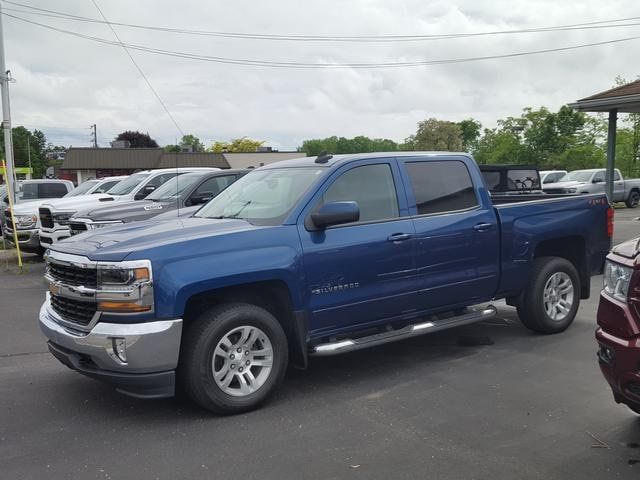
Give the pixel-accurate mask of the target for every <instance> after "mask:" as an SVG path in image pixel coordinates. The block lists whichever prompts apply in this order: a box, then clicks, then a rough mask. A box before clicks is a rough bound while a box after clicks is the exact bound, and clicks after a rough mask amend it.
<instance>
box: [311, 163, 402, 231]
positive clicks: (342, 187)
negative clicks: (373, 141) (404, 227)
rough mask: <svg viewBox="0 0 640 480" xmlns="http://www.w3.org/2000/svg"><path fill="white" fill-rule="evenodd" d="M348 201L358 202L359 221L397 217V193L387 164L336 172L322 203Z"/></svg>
mask: <svg viewBox="0 0 640 480" xmlns="http://www.w3.org/2000/svg"><path fill="white" fill-rule="evenodd" d="M348 201H351V202H356V203H357V204H358V207H359V208H360V221H361V222H373V221H376V220H386V219H389V218H396V217H398V216H399V213H398V196H397V195H396V187H395V184H394V183H393V174H392V173H391V168H390V167H389V165H388V164H386V163H382V164H376V165H365V166H362V167H355V168H352V169H351V170H349V171H347V172H345V173H343V174H342V175H340V176H339V177H338V178H337V179H336V180H335V181H334V182H333V184H332V185H331V186H330V187H329V188H328V189H327V191H326V192H325V193H324V195H323V197H322V202H323V204H324V203H329V202H348Z"/></svg>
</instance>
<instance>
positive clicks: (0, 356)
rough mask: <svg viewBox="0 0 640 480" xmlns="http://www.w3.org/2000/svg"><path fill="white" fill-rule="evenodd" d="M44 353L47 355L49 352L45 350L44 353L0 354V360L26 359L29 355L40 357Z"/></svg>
mask: <svg viewBox="0 0 640 480" xmlns="http://www.w3.org/2000/svg"><path fill="white" fill-rule="evenodd" d="M44 353H49V351H48V350H47V351H44V352H19V353H0V358H11V357H27V356H29V355H42V354H44Z"/></svg>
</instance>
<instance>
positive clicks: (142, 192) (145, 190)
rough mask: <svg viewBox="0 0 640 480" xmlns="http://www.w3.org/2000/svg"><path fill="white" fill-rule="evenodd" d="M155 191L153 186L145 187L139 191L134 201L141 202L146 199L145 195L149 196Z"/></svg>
mask: <svg viewBox="0 0 640 480" xmlns="http://www.w3.org/2000/svg"><path fill="white" fill-rule="evenodd" d="M155 189H156V187H155V186H153V185H147V186H145V187H144V188H143V189H142V190H140V191H139V192H138V193H136V196H135V199H136V200H142V199H143V198H146V197H147V195H149V194H150V193H151V192H153V191H154V190H155Z"/></svg>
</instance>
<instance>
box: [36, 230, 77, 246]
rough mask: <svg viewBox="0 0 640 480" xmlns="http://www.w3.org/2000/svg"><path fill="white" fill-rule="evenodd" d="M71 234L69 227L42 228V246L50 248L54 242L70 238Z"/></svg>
mask: <svg viewBox="0 0 640 480" xmlns="http://www.w3.org/2000/svg"><path fill="white" fill-rule="evenodd" d="M70 236H71V230H70V229H69V227H58V228H54V229H45V228H41V229H40V246H42V247H43V248H49V247H50V246H51V245H53V244H54V243H58V242H59V241H60V240H64V239H65V238H69V237H70Z"/></svg>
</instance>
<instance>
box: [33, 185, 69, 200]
mask: <svg viewBox="0 0 640 480" xmlns="http://www.w3.org/2000/svg"><path fill="white" fill-rule="evenodd" d="M38 188H39V190H40V198H60V197H62V196H64V195H66V194H67V186H66V185H65V184H63V183H41V184H39V186H38Z"/></svg>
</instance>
